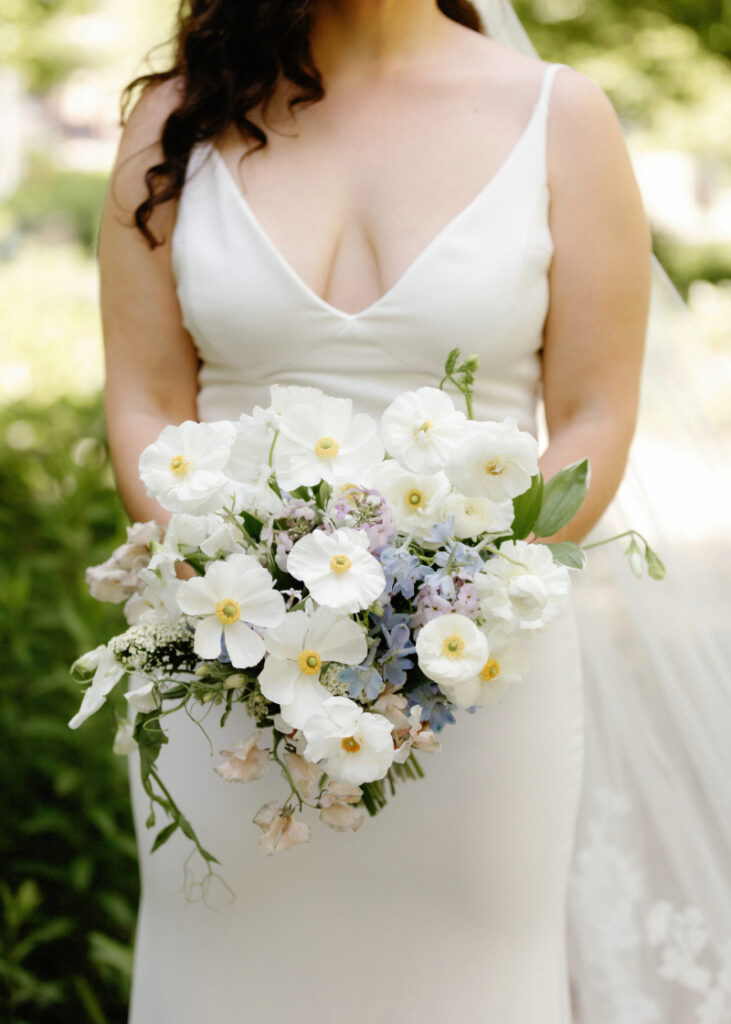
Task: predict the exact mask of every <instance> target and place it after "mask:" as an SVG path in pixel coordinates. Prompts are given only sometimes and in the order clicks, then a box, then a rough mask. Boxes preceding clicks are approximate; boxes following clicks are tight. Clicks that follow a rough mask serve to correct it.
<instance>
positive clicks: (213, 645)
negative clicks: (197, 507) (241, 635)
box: [193, 615, 223, 659]
mask: <svg viewBox="0 0 731 1024" xmlns="http://www.w3.org/2000/svg"><path fill="white" fill-rule="evenodd" d="M222 632H223V627H222V625H221V620H220V619H219V617H218V616H217V615H208V616H206V618H205V619H201V620H200V622H199V623H198V625H197V626H196V627H195V640H194V642H193V650H194V651H195V653H196V654H199V655H200V656H201V658H208V659H213V658H217V657H218V656H219V654H220V653H221V633H222Z"/></svg>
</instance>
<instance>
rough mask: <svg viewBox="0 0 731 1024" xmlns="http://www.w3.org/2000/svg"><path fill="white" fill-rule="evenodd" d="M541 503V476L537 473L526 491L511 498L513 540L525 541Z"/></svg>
mask: <svg viewBox="0 0 731 1024" xmlns="http://www.w3.org/2000/svg"><path fill="white" fill-rule="evenodd" d="M542 501H543V476H542V474H541V473H537V474H536V475H535V476H534V477H533V478H532V479H531V484H530V487H529V488H528V490H527V491H523V493H522V494H519V495H518V497H517V498H513V527H512V529H513V538H514V539H515V540H525V538H526V537H527V536H528V534H529V533H530V532H531V530H532V529H533V526H534V524H535V522H536V519H538V514H539V512H540V511H541V502H542Z"/></svg>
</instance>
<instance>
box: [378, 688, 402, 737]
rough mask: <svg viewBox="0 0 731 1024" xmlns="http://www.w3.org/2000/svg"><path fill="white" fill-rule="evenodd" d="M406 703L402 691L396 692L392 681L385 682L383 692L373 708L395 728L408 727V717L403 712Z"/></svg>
mask: <svg viewBox="0 0 731 1024" xmlns="http://www.w3.org/2000/svg"><path fill="white" fill-rule="evenodd" d="M408 703H409V702H408V700H407V699H406V697H404V695H403V694H402V693H396V689H395V687H394V685H393V683H386V686H385V689H384V690H383V693H382V694H381V695H380V696H379V697H378V699H377V700H376V701H375V702H374V704H373V710H374V711H380V712H381V714H382V715H385V716H386V718H387V719H388V720H389V722H391V723H392V724H393V725H395V726H396V728H397V729H408V728H409V719H408V718H407V717H406V715H405V714H404V711H405V709H406V706H407V704H408Z"/></svg>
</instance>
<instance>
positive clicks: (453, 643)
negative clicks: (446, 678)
mask: <svg viewBox="0 0 731 1024" xmlns="http://www.w3.org/2000/svg"><path fill="white" fill-rule="evenodd" d="M463 650H464V640H463V639H462V637H461V636H457V634H456V633H452V634H450V636H448V637H446V638H445V639H444V642H443V643H442V654H443V655H444V656H445V657H446V658H459V657H460V655H461V654H462V651H463Z"/></svg>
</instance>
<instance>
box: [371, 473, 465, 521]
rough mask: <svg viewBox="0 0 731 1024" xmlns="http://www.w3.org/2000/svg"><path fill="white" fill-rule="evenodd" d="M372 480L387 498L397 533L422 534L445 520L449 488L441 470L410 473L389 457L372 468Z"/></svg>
mask: <svg viewBox="0 0 731 1024" xmlns="http://www.w3.org/2000/svg"><path fill="white" fill-rule="evenodd" d="M371 480H372V486H373V487H375V488H376V490H377V491H379V492H380V493H381V494H382V495H383V497H384V498H385V499H386V501H387V503H388V505H389V507H390V509H391V512H392V513H393V521H394V524H395V526H396V529H397V530H399V531H400V532H402V533H411V534H413V535H414V536H415V537H425V536H426V535H427V534H428V533H429V532H430V531H431V529H432V527H433V526H434V525H435V523H440V522H442V521H443V520H444V518H445V512H444V502H445V499H446V497H447V495H448V494H449V490H450V488H449V481H448V480H447V477H446V476H445V474H444V473H442V472H437V473H411V472H409V470H408V469H404V468H403V467H402V466H400V465H399V464H398V462H396V461H395V460H394V459H388V460H387V461H385V462H382V463H381V464H380V465H379V466H377V467H376V468H375V470H374V471H373V473H372V475H371Z"/></svg>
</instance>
